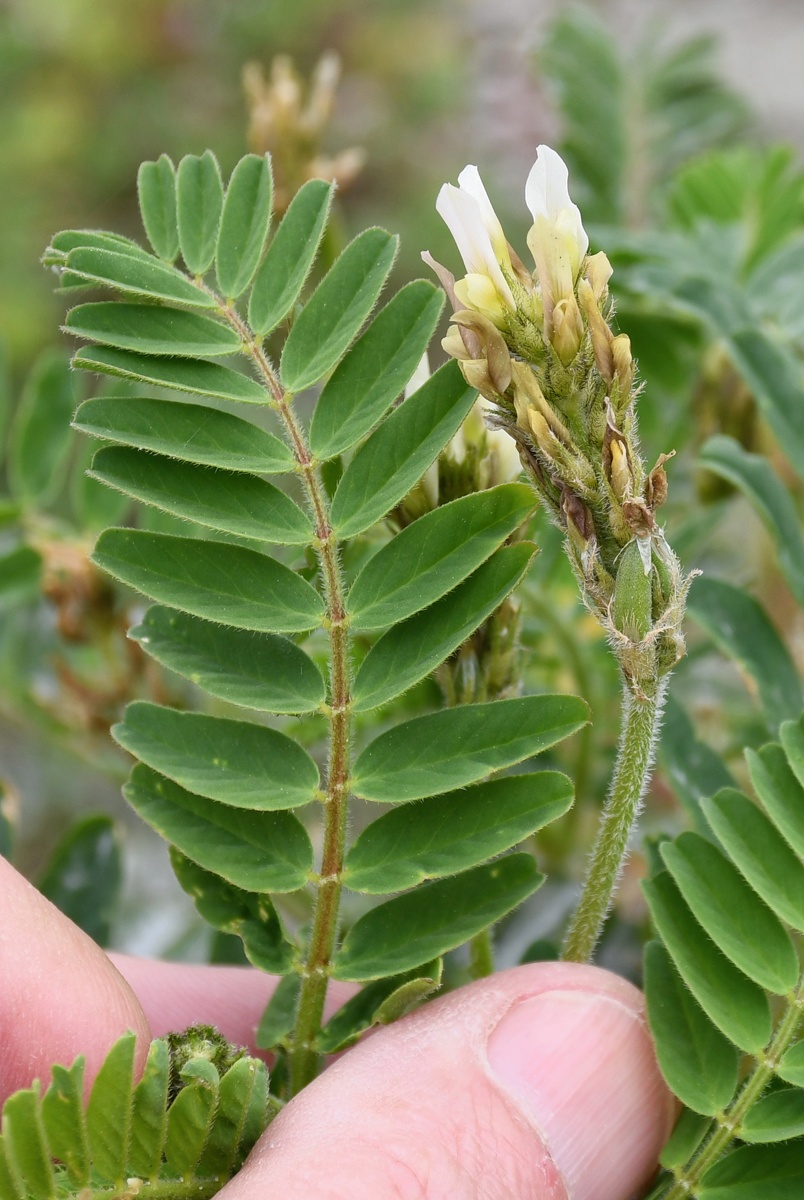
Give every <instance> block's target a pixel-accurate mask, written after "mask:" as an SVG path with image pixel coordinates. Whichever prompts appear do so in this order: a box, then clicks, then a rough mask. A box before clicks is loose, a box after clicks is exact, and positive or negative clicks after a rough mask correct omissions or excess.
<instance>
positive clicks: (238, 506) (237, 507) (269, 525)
mask: <svg viewBox="0 0 804 1200" xmlns="http://www.w3.org/2000/svg"><path fill="white" fill-rule="evenodd" d="M89 474H90V476H91V478H92V479H98V480H100V481H101V482H102V483H105V484H107V485H108V486H109V487H111V488H115V489H116V490H117V491H119V492H124V493H125V494H126V495H127V496H133V497H134V499H135V500H141V501H142V502H143V504H152V505H154V506H155V507H156V508H161V509H164V510H165V512H169V513H173V515H174V516H177V517H184V518H185V519H186V520H188V521H195V522H196V523H197V524H199V525H206V526H208V527H209V528H211V529H219V530H222V531H224V532H226V533H234V534H237V535H239V536H240V537H247V538H252V539H253V540H255V541H260V542H274V543H278V544H279V545H285V546H291V545H306V544H307V543H308V542H309V541H310V540H311V539H312V536H313V527H312V523H311V521H310V518H309V517H308V516H307V515H306V513H304V512H302V510H301V509H300V508H299V506H298V505H297V504H296V503H294V501H293V500H291V498H290V496H288V495H287V494H286V493H285V492H283V491H280V489H279V488H277V487H275V486H274V485H273V484H272V483H268V481H267V480H265V479H259V478H258V477H257V476H256V475H246V474H245V473H244V472H235V471H223V470H221V469H219V468H214V467H202V466H197V465H193V464H190V463H185V462H177V461H176V460H175V459H172V458H167V457H164V456H162V455H156V454H152V453H150V452H146V451H141V450H133V449H128V448H127V447H124V446H108V447H105V448H104V449H103V450H99V451H98V452H97V454H96V455H95V457H94V458H93V460H92V469H91V470H90V472H89Z"/></svg>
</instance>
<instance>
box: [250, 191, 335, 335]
mask: <svg viewBox="0 0 804 1200" xmlns="http://www.w3.org/2000/svg"><path fill="white" fill-rule="evenodd" d="M333 191H334V188H333V185H332V184H331V183H325V182H324V180H323V179H311V180H310V181H309V182H308V183H305V184H304V185H303V186H302V187H301V188H299V190H298V192H297V193H296V195H295V196H294V197H293V199H292V201H291V202H290V205H289V207H288V210H287V212H286V213H285V215H284V217H283V218H282V221H281V223H280V225H279V228H278V229H277V231H276V233H275V234H274V236H273V238H272V239H271V244H270V246H269V247H268V253H267V254H266V256H265V259H264V261H263V264H262V266H261V267H260V269H259V271H258V272H257V277H256V279H255V280H254V287H253V288H252V290H251V299H250V300H249V309H248V320H249V325H250V326H251V328H252V329H253V330H254V332H255V333H256V334H258V335H259V336H260V337H265V335H266V334H268V333H270V332H271V330H273V329H275V328H276V327H277V325H278V324H279V323H280V321H283V320H284V319H285V317H286V316H287V315H288V313H289V312H290V310H291V309H292V308H293V305H294V304H295V303H296V301H297V299H298V297H299V293H300V292H301V290H302V288H303V286H304V281H305V279H306V278H307V275H308V274H309V271H310V268H311V267H312V265H313V261H314V259H315V256H316V254H317V253H318V247H319V245H320V243H321V238H322V236H323V233H324V228H325V226H326V223H327V217H328V216H329V208H330V204H331V203H332V195H333Z"/></svg>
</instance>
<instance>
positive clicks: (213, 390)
mask: <svg viewBox="0 0 804 1200" xmlns="http://www.w3.org/2000/svg"><path fill="white" fill-rule="evenodd" d="M73 366H74V367H78V368H80V369H81V370H83V371H94V372H95V373H96V374H99V375H117V376H119V377H120V378H122V379H135V380H137V382H138V383H150V384H154V385H155V386H156V387H164V388H175V389H176V390H177V391H180V392H191V393H196V394H198V395H199V396H212V397H214V398H215V399H218V400H236V401H239V402H240V403H241V404H264V403H265V391H264V389H263V388H262V387H261V386H260V384H259V383H257V381H256V379H251V378H250V377H249V376H248V375H241V374H240V372H239V371H233V370H232V369H231V367H223V366H221V364H220V363H212V362H206V361H205V360H204V359H192V360H191V359H181V358H158V357H157V356H156V355H148V354H135V353H134V352H133V351H131V350H118V349H116V348H115V347H114V346H88V347H85V348H84V349H82V350H79V351H78V352H77V353H76V354H75V355H74V356H73Z"/></svg>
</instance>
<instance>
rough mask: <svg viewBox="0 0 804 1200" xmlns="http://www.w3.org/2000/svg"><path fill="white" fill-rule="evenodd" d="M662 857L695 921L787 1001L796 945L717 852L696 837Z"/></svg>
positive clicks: (685, 836) (672, 845) (665, 848)
mask: <svg viewBox="0 0 804 1200" xmlns="http://www.w3.org/2000/svg"><path fill="white" fill-rule="evenodd" d="M660 852H661V855H662V858H663V859H664V862H665V864H666V866H667V868H668V870H669V871H670V874H671V875H672V877H673V879H674V880H675V882H676V886H677V887H678V889H679V891H680V892H681V894H682V896H683V897H684V899H685V900H686V902H687V904H688V905H689V907H690V909H691V910H692V913H693V915H694V916H695V917H696V918H697V920H698V921H699V922H700V923H701V925H702V926H703V928H704V929H705V930H706V932H707V933H708V934H709V936H710V937H711V938H712V941H713V942H715V944H716V945H717V946H719V947H720V949H721V950H722V951H723V953H724V954H725V955H726V957H727V958H729V959H730V960H731V961H732V962H733V963H734V964H735V966H737V967H739V968H740V970H741V971H743V972H744V973H745V974H746V975H747V976H748V978H749V979H753V980H754V982H755V983H758V984H759V985H760V987H763V988H766V989H767V990H768V991H771V992H775V993H776V994H777V995H780V996H783V995H785V994H786V993H787V992H789V991H790V990H791V989H792V988H794V987H795V985H796V980H797V979H798V955H797V954H796V952H795V949H794V948H793V943H792V942H791V941H790V938H789V937H788V935H787V933H786V931H785V929H784V927H783V926H782V923H781V922H780V921H779V919H778V917H776V916H775V915H774V914H773V912H772V911H771V910H770V908H768V906H767V905H766V904H765V903H764V902H763V901H762V900H760V898H759V896H757V894H756V892H754V891H752V889H751V888H750V887H749V886H748V884H747V883H746V882H745V880H744V879H743V877H742V875H741V874H740V872H739V871H738V870H737V868H736V867H735V866H733V865H732V863H730V862H729V860H728V859H727V858H726V857H725V855H723V854H722V853H721V852H720V850H718V848H717V846H714V845H713V844H712V843H711V842H710V841H707V840H706V838H703V837H701V836H700V835H698V834H696V833H682V834H681V836H680V837H678V838H676V839H675V840H674V841H672V842H665V843H664V844H663V845H662V846H661V847H660ZM682 1099H684V1097H682ZM685 1103H689V1101H687V1100H685ZM691 1107H694V1106H693V1105H691Z"/></svg>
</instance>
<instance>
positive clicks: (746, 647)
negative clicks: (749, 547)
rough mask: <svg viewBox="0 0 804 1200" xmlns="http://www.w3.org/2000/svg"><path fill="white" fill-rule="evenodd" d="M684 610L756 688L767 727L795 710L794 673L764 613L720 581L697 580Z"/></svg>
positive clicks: (796, 681) (797, 688)
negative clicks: (749, 677) (747, 675)
mask: <svg viewBox="0 0 804 1200" xmlns="http://www.w3.org/2000/svg"><path fill="white" fill-rule="evenodd" d="M689 612H690V614H691V616H692V617H694V619H695V620H696V621H697V622H698V623H699V624H700V625H702V626H703V627H704V629H705V630H706V632H707V633H708V635H709V637H710V638H711V639H712V641H713V642H714V643H715V645H716V646H718V647H719V648H720V649H721V650H722V651H723V652H724V653H725V654H727V655H728V656H729V657H730V658H732V659H733V660H734V661H735V662H736V663H737V664H738V665H739V666H740V667H742V669H743V670H745V671H746V672H747V673H748V674H749V675H750V676H751V678H752V679H753V680H754V681H755V682H756V685H757V688H758V689H759V697H760V701H761V703H762V707H763V709H764V711H765V716H766V717H767V720H768V724H769V725H770V726H771V727H772V728H774V729H775V728H776V726H777V725H778V724H779V722H780V721H784V720H785V719H786V718H788V717H797V716H798V714H799V713H800V712H801V705H802V689H801V683H800V681H799V678H798V673H797V671H796V668H795V666H794V664H793V661H792V659H791V658H790V655H789V654H788V652H787V650H786V648H785V646H784V643H783V642H782V640H781V638H780V637H779V634H778V633H777V632H776V630H775V629H774V627H773V625H772V624H771V622H770V620H769V618H768V616H767V613H766V612H765V610H764V609H763V608H762V606H761V605H760V604H758V603H757V601H756V600H754V599H753V597H751V596H748V595H746V593H745V592H743V591H741V590H740V589H739V588H736V587H732V585H731V584H730V583H724V581H723V580H722V579H708V578H706V577H705V578H703V579H697V580H696V581H695V585H694V587H693V588H692V591H691V592H690V599H689Z"/></svg>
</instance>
